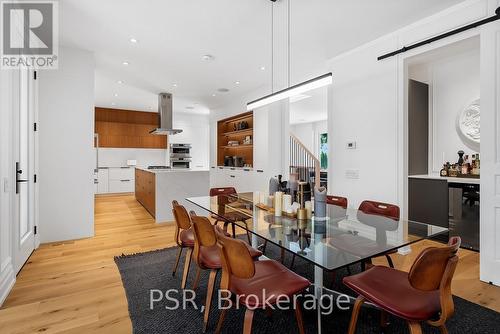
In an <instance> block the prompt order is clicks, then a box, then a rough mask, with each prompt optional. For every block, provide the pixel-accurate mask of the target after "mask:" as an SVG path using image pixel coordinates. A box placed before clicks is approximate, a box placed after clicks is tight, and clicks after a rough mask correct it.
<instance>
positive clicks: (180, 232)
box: [172, 201, 194, 289]
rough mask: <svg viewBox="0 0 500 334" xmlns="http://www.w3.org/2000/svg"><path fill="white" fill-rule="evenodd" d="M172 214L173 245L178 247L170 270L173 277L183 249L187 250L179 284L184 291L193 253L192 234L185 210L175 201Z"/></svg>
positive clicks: (189, 219)
mask: <svg viewBox="0 0 500 334" xmlns="http://www.w3.org/2000/svg"><path fill="white" fill-rule="evenodd" d="M172 213H173V214H174V219H175V236H174V238H175V243H176V244H177V246H178V247H179V251H178V252H177V259H176V260H175V265H174V269H173V270H172V276H175V273H176V272H177V267H178V266H179V261H180V259H181V255H182V251H183V250H184V248H187V250H188V251H187V254H186V258H185V261H184V272H183V274H182V282H181V289H184V288H185V287H186V280H187V277H188V274H189V266H190V264H191V256H192V253H193V247H194V233H193V229H192V227H191V218H190V217H189V214H188V212H187V210H186V208H184V207H183V206H182V205H180V204H179V203H178V202H177V201H172Z"/></svg>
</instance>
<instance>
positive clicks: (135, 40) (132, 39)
mask: <svg viewBox="0 0 500 334" xmlns="http://www.w3.org/2000/svg"><path fill="white" fill-rule="evenodd" d="M129 41H130V43H137V42H138V40H137V39H135V38H133V37H132V38H131V39H129Z"/></svg>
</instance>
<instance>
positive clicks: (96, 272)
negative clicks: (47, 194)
mask: <svg viewBox="0 0 500 334" xmlns="http://www.w3.org/2000/svg"><path fill="white" fill-rule="evenodd" d="M95 210H96V213H95V237H93V238H89V239H82V240H75V241H68V242H59V243H51V244H44V245H42V246H41V247H40V248H39V249H37V250H36V251H35V252H34V253H33V255H32V256H31V258H30V260H29V262H28V263H27V264H26V265H25V267H24V268H23V269H22V271H21V273H20V274H19V276H18V277H17V282H16V284H15V286H14V289H13V290H12V292H11V293H10V295H9V297H8V298H7V300H6V302H5V303H4V305H3V307H2V309H0V332H1V333H31V332H42V331H43V332H44V333H89V332H92V333H94V332H95V333H107V334H109V333H129V332H131V329H132V328H131V322H130V318H129V316H128V310H127V299H126V297H125V292H124V290H123V286H122V282H121V279H120V274H119V272H118V269H117V267H116V265H115V263H114V261H113V257H114V256H115V255H121V254H122V253H125V254H131V253H137V252H145V251H149V250H154V249H158V248H164V247H168V246H172V245H173V235H174V228H173V225H172V224H165V225H157V224H155V223H154V221H153V219H152V217H151V216H150V215H149V214H148V213H147V211H146V210H145V209H144V208H143V207H142V206H141V205H140V204H139V203H137V202H136V201H135V199H134V196H112V197H100V198H97V199H96V206H95ZM199 214H202V212H201V211H199ZM68 223H71V222H68ZM433 244H434V243H433V242H431V241H424V242H421V243H418V244H415V245H414V246H413V247H412V248H413V252H412V253H411V254H410V255H407V256H399V255H397V256H394V257H393V258H394V262H395V265H396V267H397V268H402V269H408V268H409V266H410V265H411V263H412V262H413V259H414V258H415V256H416V254H417V253H418V252H419V250H421V249H422V248H424V247H427V246H430V245H433ZM459 254H460V263H459V266H458V269H457V272H456V274H455V278H454V281H453V293H454V294H456V295H458V296H461V297H463V298H465V299H468V300H470V301H473V302H475V303H479V304H481V305H483V306H486V307H489V308H491V309H494V310H496V311H500V288H497V287H494V286H491V285H488V284H485V283H482V282H480V281H479V279H478V275H479V274H478V268H479V256H478V254H477V253H474V252H470V251H467V250H460V253H459Z"/></svg>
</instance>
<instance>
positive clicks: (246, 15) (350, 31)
mask: <svg viewBox="0 0 500 334" xmlns="http://www.w3.org/2000/svg"><path fill="white" fill-rule="evenodd" d="M459 2H461V0H440V1H435V0H379V1H373V0H292V1H291V6H292V7H291V12H292V15H291V26H292V29H291V59H292V62H291V66H292V75H291V79H292V84H293V83H297V82H300V81H302V80H305V79H307V78H310V77H312V76H315V75H318V74H322V73H321V72H322V71H324V68H323V66H324V63H325V60H327V59H329V58H331V57H333V56H335V55H337V54H339V53H341V52H343V51H346V50H349V49H351V48H353V47H356V46H358V45H361V44H363V43H365V42H367V41H370V40H372V39H375V38H377V37H379V36H382V35H384V34H386V33H389V32H391V31H394V30H396V29H398V28H401V27H403V26H405V25H407V24H410V23H412V22H414V21H417V20H419V19H421V18H423V17H426V16H429V15H431V14H433V13H435V12H437V11H440V10H442V9H444V8H447V7H449V6H451V5H454V4H456V3H459ZM270 6H271V5H270V1H269V0H238V1H235V0H211V1H207V0H182V1H179V0H177V1H175V0H148V1H138V0H106V1H102V0H85V1H82V0H61V1H60V12H61V14H60V18H61V19H60V20H61V21H60V31H61V44H62V45H67V46H74V47H78V48H82V49H86V50H90V51H93V52H94V53H95V58H96V105H99V106H108V107H111V106H112V103H113V102H114V103H115V105H114V106H115V107H120V108H129V109H140V110H148V107H153V109H154V110H156V94H157V93H159V92H161V91H168V92H172V93H173V94H174V109H175V111H178V112H179V111H183V112H199V113H205V112H207V110H208V109H207V108H211V109H212V108H216V107H219V106H221V105H224V104H226V103H228V102H229V101H230V100H232V99H235V98H236V97H238V96H242V95H244V94H248V93H249V92H252V91H255V90H257V89H262V88H263V87H265V88H266V89H269V87H270V81H271V80H270V77H271V74H270V66H271V60H270V54H271V48H270ZM275 6H277V7H275V8H276V12H277V13H280V12H282V13H283V11H282V10H283V9H284V7H283V6H286V1H284V0H280V1H278V2H277V3H276V5H275ZM278 6H281V9H280V7H278ZM284 18H285V17H284V16H283V15H281V16H280V15H279V14H278V15H276V17H275V21H276V22H277V23H276V25H278V26H279V25H281V27H283V24H284V22H286V21H284V20H283V19H284ZM281 36H282V37H283V38H280V39H281V40H279V39H278V37H279V36H277V37H276V39H277V43H281V44H282V45H283V42H285V45H286V36H285V34H284V33H283V34H281ZM132 37H133V38H136V39H137V40H138V43H136V44H134V43H131V42H130V41H129V40H130V38H132ZM205 54H210V55H213V56H214V57H215V59H214V60H212V61H204V60H202V59H201V58H202V56H203V55H205ZM280 58H281V57H280ZM284 58H285V57H283V62H279V63H281V65H282V64H284V63H285V61H286V60H285V59H284ZM278 60H279V59H276V60H275V62H276V63H278ZM123 61H128V62H129V63H130V65H128V66H124V65H122V62H123ZM261 66H264V67H265V68H266V69H265V70H261V69H260V68H261ZM118 80H123V81H124V84H121V85H119V84H117V83H116V82H117V81H118ZM236 81H239V82H240V84H236V83H235V82H236ZM174 84H177V87H174V86H173V85H174ZM218 88H228V89H230V91H229V92H228V93H219V92H217V89H218ZM115 93H118V96H117V97H115V96H114V94H115ZM212 94H216V96H215V97H214V96H212ZM195 103H196V105H195ZM186 106H188V107H195V109H194V110H187V109H185V107H186Z"/></svg>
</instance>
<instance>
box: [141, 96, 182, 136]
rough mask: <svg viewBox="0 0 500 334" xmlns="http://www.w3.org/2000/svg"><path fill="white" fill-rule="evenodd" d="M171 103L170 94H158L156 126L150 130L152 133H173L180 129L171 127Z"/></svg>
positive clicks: (178, 131)
mask: <svg viewBox="0 0 500 334" xmlns="http://www.w3.org/2000/svg"><path fill="white" fill-rule="evenodd" d="M173 113H174V110H173V103H172V94H170V93H160V94H158V128H156V129H154V130H152V131H150V132H149V133H151V134H153V135H175V134H178V133H181V132H182V130H180V129H174V128H173V122H172V119H173Z"/></svg>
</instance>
